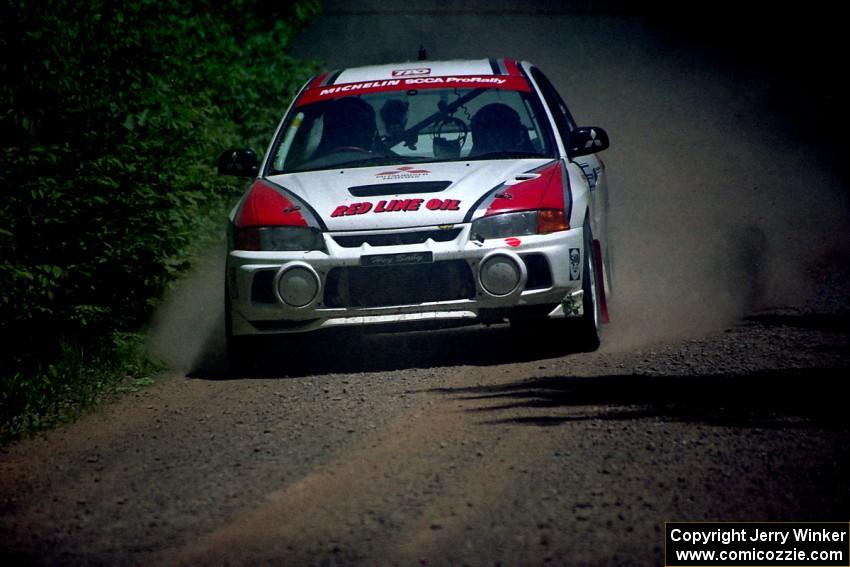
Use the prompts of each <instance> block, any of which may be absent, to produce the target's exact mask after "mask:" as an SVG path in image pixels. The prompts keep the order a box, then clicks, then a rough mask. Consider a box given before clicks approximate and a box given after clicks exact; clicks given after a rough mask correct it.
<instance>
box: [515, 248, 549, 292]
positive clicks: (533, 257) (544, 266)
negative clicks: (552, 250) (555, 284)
mask: <svg viewBox="0 0 850 567" xmlns="http://www.w3.org/2000/svg"><path fill="white" fill-rule="evenodd" d="M522 261H523V262H525V269H526V270H527V271H528V279H527V280H526V282H525V289H546V288H547V287H552V270H550V269H549V262H548V260H546V256H544V255H543V254H526V255H524V256H522Z"/></svg>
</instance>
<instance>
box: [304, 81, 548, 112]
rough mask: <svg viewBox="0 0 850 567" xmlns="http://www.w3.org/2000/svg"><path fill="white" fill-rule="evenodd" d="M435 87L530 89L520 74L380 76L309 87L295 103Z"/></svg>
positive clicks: (528, 90)
mask: <svg viewBox="0 0 850 567" xmlns="http://www.w3.org/2000/svg"><path fill="white" fill-rule="evenodd" d="M429 88H431V89H435V88H447V89H453V88H458V89H461V88H467V89H470V88H471V89H474V88H491V89H509V90H515V91H523V92H530V91H531V87H530V86H529V85H528V81H526V80H525V78H524V77H521V76H504V75H503V76H493V75H459V76H451V77H430V76H416V77H410V76H408V77H405V78H398V79H382V80H377V81H363V82H360V83H347V84H342V85H328V86H311V87H310V88H308V89H307V90H306V92H304V94H302V95H301V98H300V99H299V101H298V106H303V105H305V104H310V103H313V102H316V101H319V100H328V99H332V98H340V97H344V96H356V95H361V94H368V93H376V92H386V91H406V90H410V89H429Z"/></svg>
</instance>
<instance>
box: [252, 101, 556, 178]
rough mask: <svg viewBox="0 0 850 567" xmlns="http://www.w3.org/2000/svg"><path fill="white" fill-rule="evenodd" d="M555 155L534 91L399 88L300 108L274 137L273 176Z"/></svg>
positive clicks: (271, 168)
mask: <svg viewBox="0 0 850 567" xmlns="http://www.w3.org/2000/svg"><path fill="white" fill-rule="evenodd" d="M554 154H555V150H554V143H553V141H552V133H551V130H550V128H549V125H548V121H547V120H546V118H545V115H544V114H543V110H542V108H541V107H540V104H539V102H538V100H537V98H536V96H535V95H534V94H533V93H530V92H523V91H517V90H507V89H496V88H474V89H458V88H453V89H443V88H437V89H410V90H406V91H404V90H395V91H385V92H374V93H366V94H362V95H358V96H346V97H342V98H334V99H332V100H322V101H319V102H312V103H310V104H304V105H301V106H297V107H296V108H295V109H294V110H293V111H292V112H290V114H289V116H288V117H287V120H286V123H285V124H284V125H283V127H282V128H281V129H280V134H279V135H278V138H277V139H276V140H275V144H274V147H273V149H272V159H271V161H270V164H269V174H276V173H290V172H296V171H311V170H321V169H330V168H339V167H366V166H370V165H395V164H407V163H426V162H435V161H460V160H463V161H469V160H484V159H506V158H538V157H540V158H543V157H554Z"/></svg>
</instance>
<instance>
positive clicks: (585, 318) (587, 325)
mask: <svg viewBox="0 0 850 567" xmlns="http://www.w3.org/2000/svg"><path fill="white" fill-rule="evenodd" d="M596 266H597V263H596V262H595V261H594V258H593V235H592V234H591V232H590V224H589V222H588V221H587V220H585V223H584V268H583V269H582V276H581V289H582V291H583V292H584V293H582V296H583V298H582V307H583V311H584V313H583V314H582V316H581V317H580V318H578V319H575V320H572V321H569V322H570V323H571V324H572V327H573V328H572V331H573V337H574V339H575V341H576V343H577V344H578V346H579V349H580V350H582V351H585V352H591V351H594V350H596V349H598V348H599V343H600V340H599V334H600V327H599V324H600V317H599V292H600V286H601V285H602V279H601V278H600V277H599V276H600V274H598V273H597V269H596Z"/></svg>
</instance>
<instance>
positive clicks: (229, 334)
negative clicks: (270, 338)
mask: <svg viewBox="0 0 850 567" xmlns="http://www.w3.org/2000/svg"><path fill="white" fill-rule="evenodd" d="M249 341H250V338H249V337H237V336H234V335H233V315H232V314H231V307H230V290H229V289H228V286H227V284H225V286H224V352H225V362H226V364H227V372H228V373H229V374H239V373H241V372H243V371H244V370H245V369H246V368H247V366H248V363H249V361H250V360H251V353H250V346H251V345H250V342H249Z"/></svg>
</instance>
